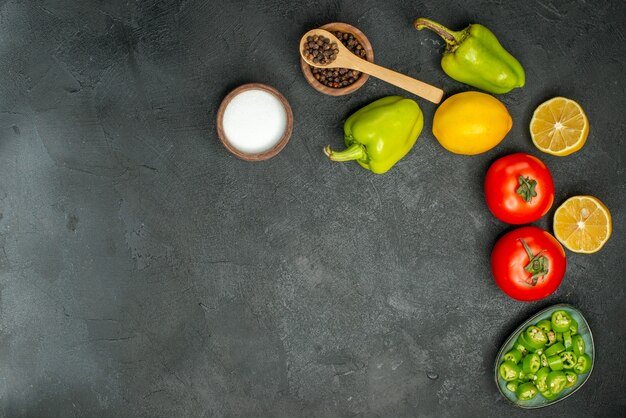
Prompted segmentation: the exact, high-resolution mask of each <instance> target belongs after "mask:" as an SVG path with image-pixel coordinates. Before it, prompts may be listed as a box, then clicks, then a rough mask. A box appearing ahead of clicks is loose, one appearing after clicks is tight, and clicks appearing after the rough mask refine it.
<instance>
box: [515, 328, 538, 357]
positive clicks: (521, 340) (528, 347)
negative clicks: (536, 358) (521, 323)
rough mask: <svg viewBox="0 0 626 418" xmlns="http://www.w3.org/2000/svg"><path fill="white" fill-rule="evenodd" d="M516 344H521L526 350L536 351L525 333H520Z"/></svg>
mask: <svg viewBox="0 0 626 418" xmlns="http://www.w3.org/2000/svg"><path fill="white" fill-rule="evenodd" d="M516 344H519V345H521V346H522V347H524V349H525V350H526V351H527V352H530V353H534V352H535V351H537V348H536V347H534V346H533V345H532V344H530V343H529V342H528V339H527V338H526V335H525V333H521V334H520V336H519V337H517V342H516Z"/></svg>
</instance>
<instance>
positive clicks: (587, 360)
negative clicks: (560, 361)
mask: <svg viewBox="0 0 626 418" xmlns="http://www.w3.org/2000/svg"><path fill="white" fill-rule="evenodd" d="M589 370H591V357H589V354H583V355H582V356H579V357H578V360H576V365H575V366H574V371H575V372H576V374H584V373H587V372H588V371H589Z"/></svg>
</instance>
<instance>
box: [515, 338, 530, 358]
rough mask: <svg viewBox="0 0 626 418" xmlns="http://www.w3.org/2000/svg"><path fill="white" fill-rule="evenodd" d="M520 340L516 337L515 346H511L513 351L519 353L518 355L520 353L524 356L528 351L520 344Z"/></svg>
mask: <svg viewBox="0 0 626 418" xmlns="http://www.w3.org/2000/svg"><path fill="white" fill-rule="evenodd" d="M520 338H521V335H520V336H519V337H517V340H515V344H513V349H514V350H517V351H519V352H520V353H522V355H523V356H525V355H526V354H527V353H528V349H527V348H526V346H524V345H523V344H522V342H521V341H520Z"/></svg>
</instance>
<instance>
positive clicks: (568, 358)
mask: <svg viewBox="0 0 626 418" xmlns="http://www.w3.org/2000/svg"><path fill="white" fill-rule="evenodd" d="M559 357H561V362H563V368H564V369H566V370H569V369H572V368H574V366H575V365H576V361H577V360H578V358H577V357H576V354H574V353H573V352H572V351H563V352H562V353H560V354H559Z"/></svg>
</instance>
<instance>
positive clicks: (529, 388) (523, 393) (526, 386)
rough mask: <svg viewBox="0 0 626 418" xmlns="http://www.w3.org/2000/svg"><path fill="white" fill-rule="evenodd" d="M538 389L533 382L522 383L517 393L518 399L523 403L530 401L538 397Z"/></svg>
mask: <svg viewBox="0 0 626 418" xmlns="http://www.w3.org/2000/svg"><path fill="white" fill-rule="evenodd" d="M537 392H538V390H537V387H535V385H534V384H533V383H531V382H527V383H522V384H521V385H519V386H518V387H517V390H516V391H515V393H516V394H517V398H518V399H519V400H521V401H528V400H530V399H532V398H534V397H535V396H536V395H537Z"/></svg>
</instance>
